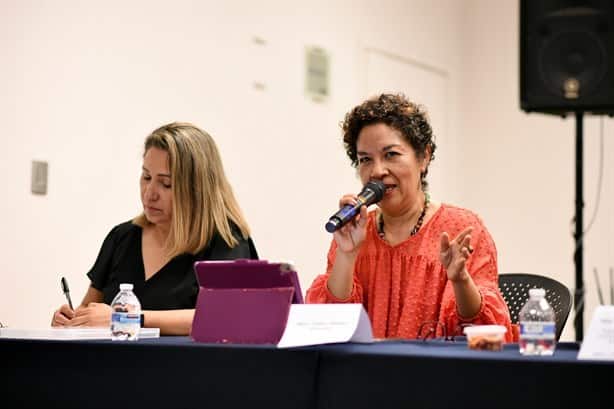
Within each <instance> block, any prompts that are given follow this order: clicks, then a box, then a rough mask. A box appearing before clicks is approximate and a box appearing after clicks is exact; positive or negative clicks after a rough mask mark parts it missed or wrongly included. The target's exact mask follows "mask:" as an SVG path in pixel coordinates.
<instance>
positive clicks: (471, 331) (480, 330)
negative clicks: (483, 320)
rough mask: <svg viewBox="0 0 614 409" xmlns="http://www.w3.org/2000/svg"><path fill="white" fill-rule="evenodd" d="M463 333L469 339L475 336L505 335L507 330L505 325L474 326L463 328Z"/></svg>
mask: <svg viewBox="0 0 614 409" xmlns="http://www.w3.org/2000/svg"><path fill="white" fill-rule="evenodd" d="M463 332H464V333H465V335H467V336H469V337H471V336H474V335H499V334H505V333H506V332H507V328H505V327H504V326H503V325H472V326H470V327H465V328H463Z"/></svg>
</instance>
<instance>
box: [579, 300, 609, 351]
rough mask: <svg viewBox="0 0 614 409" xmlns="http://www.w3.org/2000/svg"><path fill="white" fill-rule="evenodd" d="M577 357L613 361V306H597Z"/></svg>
mask: <svg viewBox="0 0 614 409" xmlns="http://www.w3.org/2000/svg"><path fill="white" fill-rule="evenodd" d="M578 359H596V360H605V361H614V306H612V305H599V306H597V308H596V309H595V312H593V318H592V320H591V323H590V325H589V327H588V333H587V334H586V336H585V337H584V340H583V341H582V345H581V346H580V351H579V352H578Z"/></svg>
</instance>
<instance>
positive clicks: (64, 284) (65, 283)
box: [60, 277, 74, 311]
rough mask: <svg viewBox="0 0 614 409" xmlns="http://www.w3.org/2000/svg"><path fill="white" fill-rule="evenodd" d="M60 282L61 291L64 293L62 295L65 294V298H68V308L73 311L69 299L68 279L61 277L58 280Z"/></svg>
mask: <svg viewBox="0 0 614 409" xmlns="http://www.w3.org/2000/svg"><path fill="white" fill-rule="evenodd" d="M60 283H61V284H62V292H63V293H64V295H65V296H66V299H67V300H68V305H69V306H70V309H71V310H73V311H74V308H73V307H72V300H71V299H70V290H69V289H68V281H66V278H64V277H62V280H60Z"/></svg>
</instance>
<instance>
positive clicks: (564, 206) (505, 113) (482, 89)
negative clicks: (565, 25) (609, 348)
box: [461, 0, 614, 340]
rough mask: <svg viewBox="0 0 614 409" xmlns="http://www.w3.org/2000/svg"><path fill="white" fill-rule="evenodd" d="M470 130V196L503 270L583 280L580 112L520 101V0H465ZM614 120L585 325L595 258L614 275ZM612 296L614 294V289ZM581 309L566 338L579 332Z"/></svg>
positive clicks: (587, 267) (591, 139) (588, 139)
mask: <svg viewBox="0 0 614 409" xmlns="http://www.w3.org/2000/svg"><path fill="white" fill-rule="evenodd" d="M464 3H465V5H466V7H465V9H464V13H463V14H464V20H463V29H462V33H463V35H464V41H463V50H464V58H463V64H462V74H461V77H462V78H463V82H462V87H463V88H462V94H463V105H464V106H463V107H461V111H462V121H461V123H462V130H461V134H462V135H463V138H466V141H467V143H466V144H465V145H464V146H465V150H464V152H463V153H464V154H465V157H466V160H465V165H466V166H465V168H464V169H463V176H464V178H465V182H466V185H465V189H466V190H465V196H464V198H463V199H464V203H465V205H466V206H467V207H470V208H472V209H475V210H476V211H478V212H479V213H480V214H481V215H482V216H483V218H484V220H485V221H486V223H487V225H488V226H489V228H490V231H491V233H492V235H493V237H494V239H495V242H496V244H497V248H498V253H499V271H500V272H526V271H530V272H535V273H539V274H545V275H548V276H551V277H554V278H556V279H558V280H560V281H561V282H563V283H565V284H566V285H567V286H568V287H569V288H572V289H573V288H574V286H575V265H574V259H573V251H574V239H573V237H572V233H571V232H572V231H573V229H574V222H573V220H572V218H573V216H574V212H575V207H574V200H575V121H574V118H573V116H572V117H569V118H567V119H565V120H563V119H561V118H559V117H554V116H547V115H541V114H534V113H533V114H526V113H524V112H523V111H521V110H520V104H519V89H520V88H519V74H518V72H519V69H518V67H519V49H518V44H519V39H518V35H519V34H518V30H519V24H520V23H519V15H518V3H517V2H516V1H490V0H471V1H466V2H464ZM600 120H601V119H600V118H598V117H586V118H585V121H584V122H585V127H584V139H585V145H584V150H585V151H584V183H585V186H584V202H585V211H584V220H585V225H587V224H588V221H589V219H590V216H592V215H593V211H594V209H595V206H596V201H595V197H596V191H597V189H596V188H597V179H598V177H597V176H598V165H599V121H600ZM613 133H614V121H613V120H612V119H605V120H604V137H605V138H604V143H605V145H604V161H605V162H604V168H603V186H602V192H601V202H600V206H599V212H598V214H597V218H596V219H595V223H594V225H593V227H592V229H591V230H590V231H588V233H587V234H586V236H585V241H584V246H585V250H584V278H585V287H586V297H587V298H586V301H587V305H586V311H585V314H584V324H585V326H584V328H585V333H586V330H587V329H588V324H589V322H590V318H591V314H592V311H593V309H594V307H595V305H596V304H597V290H596V286H595V280H594V278H593V271H592V270H593V267H597V268H598V271H599V273H600V276H601V283H602V286H603V285H609V283H608V281H607V270H608V268H609V267H610V266H614V259H613V256H612V246H613V244H612V233H613V229H614V220H613V218H612V211H611V210H612V209H613V208H614V163H612V159H613V157H614V155H613V150H612V148H613V147H614V141H612V139H611V138H612V134H613ZM608 300H609V296H608ZM573 318H574V316H573V313H572V315H571V316H570V319H569V320H568V321H567V324H566V326H565V330H564V332H563V339H566V340H572V339H574V331H573Z"/></svg>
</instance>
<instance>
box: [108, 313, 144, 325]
mask: <svg viewBox="0 0 614 409" xmlns="http://www.w3.org/2000/svg"><path fill="white" fill-rule="evenodd" d="M111 321H112V322H113V323H117V324H137V325H138V326H139V327H140V326H141V315H140V314H135V313H127V312H114V313H113V314H111Z"/></svg>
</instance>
